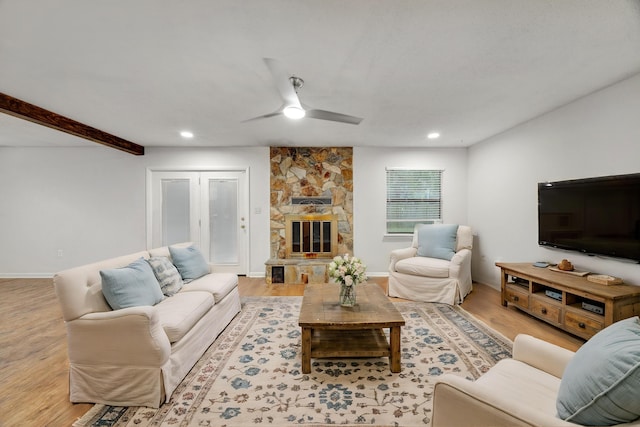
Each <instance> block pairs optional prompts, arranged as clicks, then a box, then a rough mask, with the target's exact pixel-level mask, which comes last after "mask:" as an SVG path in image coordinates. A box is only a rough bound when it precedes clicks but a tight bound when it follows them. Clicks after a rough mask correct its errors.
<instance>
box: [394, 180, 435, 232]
mask: <svg viewBox="0 0 640 427" xmlns="http://www.w3.org/2000/svg"><path fill="white" fill-rule="evenodd" d="M394 173H395V175H396V176H395V179H396V180H400V181H402V180H407V179H410V178H411V177H410V175H411V174H412V173H413V174H416V175H419V174H420V173H423V174H424V176H423V178H424V179H428V180H430V181H434V184H436V186H437V188H430V189H428V188H420V185H418V186H414V188H416V189H417V190H423V189H424V190H427V191H428V190H430V191H432V192H433V193H431V194H435V195H436V196H435V197H423V198H405V199H403V198H398V197H397V196H398V194H392V191H394V189H392V188H390V185H391V184H392V182H391V181H390V177H391V176H392V175H394ZM434 174H437V178H434V176H433V175H434ZM403 175H404V176H403ZM429 175H432V176H429ZM443 176H444V170H443V169H432V168H429V169H422V168H386V169H385V186H386V195H385V197H386V199H385V234H386V235H388V236H406V235H411V234H413V229H414V227H415V224H441V223H442V184H443ZM416 178H418V179H420V177H419V176H418V177H416ZM427 184H428V183H427ZM396 187H397V188H395V191H398V189H399V184H398V183H397V182H396ZM434 190H435V191H434ZM392 196H395V197H392ZM403 202H406V204H407V205H409V204H413V206H408V207H409V208H410V209H411V210H412V211H413V212H410V214H412V213H415V212H416V211H420V210H423V211H424V213H425V215H424V216H423V217H418V216H416V217H410V216H406V217H398V216H397V209H398V208H399V206H401V204H402V203H403ZM394 204H395V206H394ZM434 204H435V205H436V206H435V207H434ZM393 209H396V212H395V213H396V215H393V214H392V212H391V210H393ZM433 213H435V214H436V215H433ZM392 216H394V217H392ZM401 222H404V223H412V225H411V226H410V227H411V230H409V229H408V227H406V228H405V229H400V230H398V228H397V227H390V225H391V224H393V223H396V224H397V223H401Z"/></svg>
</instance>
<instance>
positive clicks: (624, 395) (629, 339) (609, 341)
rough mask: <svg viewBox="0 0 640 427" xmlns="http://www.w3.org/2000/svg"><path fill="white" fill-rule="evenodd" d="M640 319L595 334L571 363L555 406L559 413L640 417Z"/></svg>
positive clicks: (604, 420) (606, 420) (592, 421)
mask: <svg viewBox="0 0 640 427" xmlns="http://www.w3.org/2000/svg"><path fill="white" fill-rule="evenodd" d="M638 390H640V319H639V318H638V317H637V316H636V317H631V318H628V319H624V320H620V321H618V322H616V323H614V324H612V325H610V326H608V327H607V328H605V329H603V330H602V331H600V332H598V333H597V334H596V335H594V336H593V337H592V338H591V339H590V340H589V341H587V342H586V343H585V344H584V345H583V346H582V347H581V348H580V349H579V350H578V351H577V352H576V354H575V356H574V357H573V359H572V360H571V362H569V364H568V365H567V367H566V369H565V371H564V375H563V376H562V382H561V384H560V390H559V392H558V398H557V402H556V408H557V410H558V414H559V416H560V418H562V419H565V420H567V421H571V422H573V423H579V424H585V425H614V424H619V423H623V422H629V421H633V420H635V419H637V418H638V417H640V398H639V394H638V393H639V392H638Z"/></svg>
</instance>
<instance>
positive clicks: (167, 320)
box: [156, 292, 214, 343]
mask: <svg viewBox="0 0 640 427" xmlns="http://www.w3.org/2000/svg"><path fill="white" fill-rule="evenodd" d="M213 305H214V299H213V295H211V294H210V293H208V292H178V293H177V294H175V295H174V296H172V297H169V298H165V299H164V300H163V301H162V302H161V303H159V304H157V305H156V309H157V310H158V314H159V317H160V324H162V328H163V329H164V332H165V333H166V334H167V337H168V338H169V342H170V343H174V342H176V341H180V339H181V338H182V337H184V336H185V335H186V333H187V332H189V331H190V330H191V328H192V327H193V325H195V324H196V323H197V322H198V320H200V319H201V318H202V316H204V315H205V313H206V312H208V311H209V310H210V309H211V307H213Z"/></svg>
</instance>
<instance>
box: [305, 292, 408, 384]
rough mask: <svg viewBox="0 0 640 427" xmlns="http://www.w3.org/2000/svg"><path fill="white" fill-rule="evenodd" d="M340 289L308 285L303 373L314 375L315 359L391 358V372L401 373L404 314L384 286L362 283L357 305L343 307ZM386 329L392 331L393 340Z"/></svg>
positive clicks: (357, 293)
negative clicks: (401, 337)
mask: <svg viewBox="0 0 640 427" xmlns="http://www.w3.org/2000/svg"><path fill="white" fill-rule="evenodd" d="M339 294H340V286H339V285H338V284H335V283H321V284H311V283H309V284H307V285H306V286H305V290H304V297H303V298H302V307H301V308H300V318H299V320H298V324H299V325H300V327H301V328H302V372H303V373H305V374H308V373H310V372H311V358H312V357H314V358H325V357H326V358H328V357H342V358H349V357H389V365H391V372H400V328H401V327H402V326H404V324H405V322H404V318H403V317H402V314H400V312H399V311H398V310H397V309H396V308H395V307H394V305H393V303H392V302H391V301H389V298H387V297H386V296H385V294H384V293H383V292H382V289H381V288H380V286H378V285H376V284H374V283H362V284H359V285H357V288H356V305H355V306H353V307H342V306H340V295H339ZM383 328H389V329H390V334H389V335H390V340H389V342H387V338H386V336H385V334H384V331H383Z"/></svg>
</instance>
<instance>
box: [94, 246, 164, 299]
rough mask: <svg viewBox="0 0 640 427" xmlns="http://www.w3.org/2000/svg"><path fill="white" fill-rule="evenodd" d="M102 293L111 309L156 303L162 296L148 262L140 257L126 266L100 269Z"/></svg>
mask: <svg viewBox="0 0 640 427" xmlns="http://www.w3.org/2000/svg"><path fill="white" fill-rule="evenodd" d="M100 277H101V278H102V293H103V294H104V297H105V298H106V300H107V302H108V303H109V305H110V306H111V308H112V309H114V310H118V309H121V308H127V307H137V306H141V305H156V304H157V303H159V302H160V301H162V299H163V298H164V295H162V291H161V290H160V284H159V283H158V280H156V276H155V275H154V274H153V270H152V269H151V266H149V263H147V261H145V260H144V258H140V259H138V260H136V261H134V262H132V263H131V264H129V265H128V266H126V267H122V268H115V269H112V270H101V271H100Z"/></svg>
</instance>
